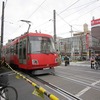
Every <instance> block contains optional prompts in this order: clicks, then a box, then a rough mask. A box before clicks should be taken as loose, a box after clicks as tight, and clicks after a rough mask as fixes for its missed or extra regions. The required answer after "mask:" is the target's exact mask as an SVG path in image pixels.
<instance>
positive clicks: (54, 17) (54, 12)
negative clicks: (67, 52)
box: [53, 10, 57, 49]
mask: <svg viewBox="0 0 100 100" xmlns="http://www.w3.org/2000/svg"><path fill="white" fill-rule="evenodd" d="M53 22H54V43H55V47H56V46H57V45H56V10H53ZM56 49H57V47H56Z"/></svg>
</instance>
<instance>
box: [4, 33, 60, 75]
mask: <svg viewBox="0 0 100 100" xmlns="http://www.w3.org/2000/svg"><path fill="white" fill-rule="evenodd" d="M2 57H3V58H4V59H5V61H6V62H7V63H9V64H11V65H17V66H18V67H19V68H22V69H25V70H31V71H33V73H35V74H41V73H45V72H46V73H47V72H50V71H51V72H52V71H54V67H56V66H58V65H59V56H58V54H57V53H56V49H55V46H54V42H53V38H52V36H51V35H47V34H43V33H31V32H30V33H25V34H23V35H21V36H19V37H17V38H15V39H13V40H11V41H10V42H8V43H7V44H6V45H5V46H3V48H2Z"/></svg>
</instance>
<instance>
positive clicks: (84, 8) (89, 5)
mask: <svg viewBox="0 0 100 100" xmlns="http://www.w3.org/2000/svg"><path fill="white" fill-rule="evenodd" d="M94 2H95V1H93V2H90V3H89V4H88V5H86V6H84V7H83V8H81V9H79V10H77V11H75V12H73V13H71V14H68V15H67V16H66V17H68V16H70V15H73V14H75V13H77V12H79V11H82V10H83V9H86V8H87V7H89V6H91V5H92V4H94ZM66 17H64V18H66Z"/></svg>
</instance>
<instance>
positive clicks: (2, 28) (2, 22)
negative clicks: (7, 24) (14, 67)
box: [0, 1, 4, 59]
mask: <svg viewBox="0 0 100 100" xmlns="http://www.w3.org/2000/svg"><path fill="white" fill-rule="evenodd" d="M3 34H4V1H3V2H2V16H1V43H0V46H1V47H0V59H1V48H2V46H3Z"/></svg>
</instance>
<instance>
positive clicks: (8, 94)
mask: <svg viewBox="0 0 100 100" xmlns="http://www.w3.org/2000/svg"><path fill="white" fill-rule="evenodd" d="M6 77H7V76H5V75H0V100H18V93H17V90H16V89H15V88H14V87H12V86H9V84H8V80H7V78H6Z"/></svg>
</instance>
